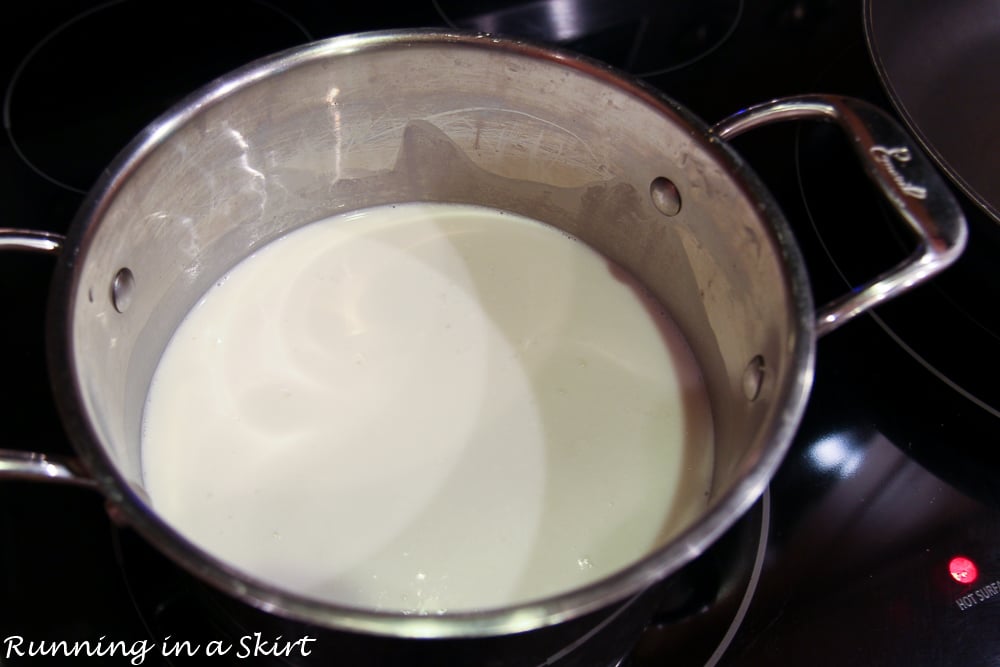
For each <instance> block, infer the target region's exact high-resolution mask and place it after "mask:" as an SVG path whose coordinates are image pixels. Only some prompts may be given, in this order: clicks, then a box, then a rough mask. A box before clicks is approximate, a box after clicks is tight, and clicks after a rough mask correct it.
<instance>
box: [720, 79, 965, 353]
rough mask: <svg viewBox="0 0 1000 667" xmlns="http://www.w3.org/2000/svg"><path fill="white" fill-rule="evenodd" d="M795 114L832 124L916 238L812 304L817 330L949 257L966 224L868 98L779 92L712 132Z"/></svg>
mask: <svg viewBox="0 0 1000 667" xmlns="http://www.w3.org/2000/svg"><path fill="white" fill-rule="evenodd" d="M800 119H818V120H824V121H828V122H833V123H836V124H837V125H839V126H840V128H841V129H842V130H843V131H844V132H845V133H846V134H847V136H848V138H849V139H850V142H851V145H852V147H853V148H854V151H855V153H856V154H857V156H858V157H859V158H860V160H861V163H862V166H863V167H864V169H865V172H866V173H867V174H868V176H869V177H870V178H871V179H872V180H873V181H874V182H875V184H876V185H877V186H878V188H879V190H881V192H882V194H883V195H884V196H885V197H886V199H887V200H888V201H889V202H890V203H891V204H892V206H893V207H894V208H895V209H896V212H897V213H898V214H899V216H900V217H901V218H902V219H903V220H904V221H905V222H906V223H907V225H908V226H909V227H910V228H911V229H912V230H913V232H914V233H915V234H916V236H917V240H918V246H917V248H916V249H915V250H914V252H913V253H912V254H911V255H910V256H909V257H908V258H906V259H905V260H903V261H902V262H900V263H899V264H898V265H896V266H894V267H893V268H891V269H889V270H888V271H886V272H884V273H881V274H879V275H878V276H876V277H875V278H873V279H872V280H870V281H869V282H867V283H865V284H864V285H860V286H858V287H855V288H853V289H852V290H851V291H850V292H849V293H847V294H845V295H844V296H842V297H839V298H837V299H835V300H834V301H832V302H831V303H828V304H827V305H826V306H824V307H823V308H821V309H819V312H818V314H817V321H816V334H817V335H818V336H822V335H824V334H827V333H829V332H831V331H833V330H834V329H836V328H837V327H839V326H840V325H841V324H844V323H845V322H847V321H849V320H850V319H851V318H853V317H855V316H856V315H859V314H861V313H863V312H864V311H866V310H868V309H870V308H872V307H874V306H876V305H878V304H879V303H882V302H883V301H886V300H888V299H892V298H894V297H896V296H898V295H900V294H902V293H903V292H905V291H907V290H909V289H911V288H913V287H915V286H916V285H918V284H920V283H922V282H923V281H925V280H927V279H928V278H930V277H931V276H933V275H935V274H936V273H939V272H940V271H942V270H943V269H945V268H946V267H948V266H949V265H951V264H952V263H953V262H954V261H955V260H956V259H958V257H959V255H961V253H962V251H963V250H964V249H965V243H966V239H967V236H968V231H967V228H966V223H965V216H964V214H963V213H962V209H961V208H960V207H959V204H958V201H957V200H956V199H955V197H954V195H953V194H952V193H951V191H950V190H949V189H948V187H947V186H946V185H945V183H944V180H943V179H942V178H941V176H940V175H939V174H938V173H937V171H936V170H935V169H934V167H933V166H932V165H931V163H930V161H929V160H928V159H927V158H926V157H925V156H924V155H923V153H921V151H920V150H919V149H918V148H917V146H916V144H915V143H914V142H913V140H912V139H910V137H909V136H908V135H907V134H906V132H905V131H904V130H903V129H902V127H900V125H899V124H898V123H896V121H894V120H893V119H892V118H891V117H890V116H889V115H888V114H886V113H885V112H883V111H882V110H880V109H879V108H877V107H875V106H873V105H871V104H869V103H868V102H864V101H862V100H858V99H853V98H849V97H838V96H834V95H807V96H801V97H788V98H782V99H777V100H772V101H770V102H765V103H763V104H758V105H755V106H752V107H748V108H746V109H742V110H741V111H739V112H737V113H735V114H733V115H732V116H729V117H728V118H725V119H723V120H722V121H720V122H719V123H717V124H715V125H714V126H713V127H712V132H713V133H714V134H715V135H716V136H718V137H719V138H720V139H730V138H732V137H735V136H737V135H739V134H742V133H743V132H746V131H747V130H752V129H754V128H757V127H762V126H764V125H770V124H772V123H776V122H780V121H786V120H800Z"/></svg>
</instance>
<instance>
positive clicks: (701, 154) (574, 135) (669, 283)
mask: <svg viewBox="0 0 1000 667" xmlns="http://www.w3.org/2000/svg"><path fill="white" fill-rule="evenodd" d="M800 118H815V119H820V120H825V121H832V122H835V123H837V124H839V125H840V126H841V127H842V128H843V129H844V130H845V131H846V132H847V134H848V135H849V137H850V140H851V142H852V145H853V146H854V147H855V149H856V152H857V154H858V156H859V158H860V159H861V162H862V164H863V165H864V168H865V170H866V171H867V173H868V174H869V175H870V176H871V177H872V179H873V181H874V182H875V184H876V185H877V187H878V188H879V189H880V190H881V191H882V192H884V194H885V196H886V198H887V199H888V201H889V202H890V203H891V204H892V205H893V206H894V207H896V209H898V211H899V213H900V215H901V217H902V218H903V220H905V221H906V223H907V224H908V226H909V227H910V228H912V230H913V231H914V232H915V235H916V238H917V242H918V248H917V250H916V251H915V252H914V254H913V256H912V257H910V258H909V259H907V260H906V261H904V262H903V263H901V264H900V265H899V266H897V267H895V268H894V269H892V270H891V271H888V272H886V273H885V274H883V275H881V276H878V277H876V278H875V279H873V280H872V281H871V282H869V283H867V284H865V285H862V286H859V287H858V288H856V289H855V290H853V291H852V292H851V293H850V294H848V295H846V296H845V297H843V298H841V299H839V300H837V301H836V302H834V303H832V304H829V305H827V306H826V307H824V308H821V309H819V311H818V312H817V311H815V310H814V308H813V303H812V298H811V294H810V288H809V283H808V279H807V276H806V271H805V267H804V266H803V262H802V259H801V257H800V254H799V250H798V248H797V246H796V244H795V241H794V239H793V237H792V234H791V232H790V230H789V227H788V225H787V223H786V221H785V220H784V218H783V216H782V214H781V212H780V210H779V209H778V207H777V205H776V204H775V202H774V201H773V200H772V198H771V196H770V195H769V194H768V192H767V190H766V189H765V188H764V187H763V185H762V184H761V183H760V182H759V180H758V179H757V177H756V176H755V175H754V174H753V172H752V170H751V169H750V168H749V166H748V165H746V164H745V163H744V162H743V160H741V158H740V157H739V155H738V153H737V152H736V151H735V150H734V149H733V148H732V147H731V146H730V145H729V143H728V139H730V138H732V137H734V136H736V135H738V134H740V133H741V132H743V131H746V130H748V129H751V128H755V127H758V126H762V125H766V124H769V123H772V122H776V121H780V120H790V119H800ZM412 201H429V202H452V203H465V204H476V205H483V206H489V207H493V208H498V209H503V210H507V211H511V212H514V213H518V214H521V215H524V216H527V217H530V218H534V219H537V220H541V221H544V222H546V223H549V224H551V225H554V226H556V227H558V228H560V229H562V230H564V231H566V232H568V233H570V234H572V235H573V236H575V237H577V238H579V239H581V240H582V241H584V242H586V243H588V244H589V245H591V246H592V247H594V248H595V249H597V250H598V251H600V252H601V253H602V254H603V255H605V256H606V257H607V258H608V259H610V260H612V261H614V262H616V263H617V264H618V265H620V266H622V267H624V268H625V269H626V270H628V271H629V272H630V273H631V274H632V275H633V276H635V277H636V278H637V279H638V280H639V281H640V282H641V283H642V284H643V285H644V287H646V288H647V289H648V290H649V291H650V293H651V294H652V295H653V296H655V298H656V299H657V300H658V301H659V302H660V304H661V305H662V306H663V307H664V309H665V310H666V311H667V312H669V313H670V315H671V316H672V318H673V319H674V320H675V321H676V322H677V324H678V325H679V327H680V328H681V330H682V331H683V332H684V335H685V336H686V338H687V340H688V341H689V343H690V345H691V348H692V351H693V353H694V356H695V358H696V360H697V363H698V364H699V366H700V368H701V370H702V373H703V375H704V378H705V382H706V388H707V393H708V397H709V401H710V404H711V408H712V412H713V419H714V429H715V466H714V471H713V481H712V487H711V489H710V490H709V498H708V504H707V508H706V509H705V511H704V512H702V513H701V514H700V515H699V516H697V517H696V518H695V519H694V520H692V521H691V522H690V523H689V525H687V526H685V527H684V528H683V530H681V531H680V532H679V533H678V534H677V535H675V536H674V537H673V538H672V539H671V540H670V541H669V542H668V543H666V544H663V545H661V546H659V547H658V548H657V549H656V550H655V551H653V552H652V553H650V554H648V555H646V556H644V557H642V558H640V559H638V560H637V561H636V562H634V563H632V564H631V565H629V566H628V567H626V568H624V569H622V570H620V571H618V572H616V573H614V574H612V575H610V576H608V577H606V578H604V579H601V580H600V581H597V582H595V583H592V584H590V585H587V586H585V587H582V588H579V589H576V590H571V591H567V592H564V593H560V594H556V595H552V596H550V597H547V598H545V599H541V600H534V601H529V602H526V603H524V604H518V605H515V606H511V607H506V608H498V609H484V610H479V611H470V612H461V613H448V614H445V615H443V616H433V617H424V616H414V615H405V614H402V613H391V612H379V611H374V610H370V609H356V608H347V607H343V606H338V605H334V604H330V603H326V602H321V601H317V600H314V599H311V598H308V597H305V596H302V595H296V594H292V593H289V592H287V591H285V590H282V589H281V588H279V587H277V586H275V585H273V584H272V583H269V582H264V581H260V580H257V579H254V578H253V577H251V576H249V575H247V574H245V573H243V572H240V571H238V570H237V569H236V568H234V567H232V566H231V565H229V564H227V563H225V562H221V561H219V560H218V559H216V558H213V557H212V556H210V555H209V554H207V553H205V552H204V551H202V550H201V549H199V548H198V547H196V546H195V545H193V544H192V543H190V542H189V541H187V540H186V539H185V538H183V537H182V536H181V535H180V533H179V532H178V531H177V530H176V529H175V528H174V527H173V526H171V525H169V523H168V522H166V521H165V520H164V519H163V518H162V517H161V516H160V515H158V513H157V512H156V510H155V509H154V508H153V507H152V506H151V504H150V502H149V499H148V497H147V494H146V492H145V491H144V483H143V477H142V473H141V468H140V423H141V417H142V409H143V405H144V401H145V397H146V395H147V391H148V388H149V384H150V379H151V377H152V374H153V371H154V369H155V368H156V364H157V362H158V360H159V358H160V356H161V354H162V352H163V350H164V348H165V346H166V344H167V342H168V340H169V339H170V336H171V334H172V333H173V331H174V330H175V329H176V327H177V326H178V324H179V322H180V321H181V319H182V318H183V317H184V316H185V315H186V313H187V312H188V311H189V309H190V308H191V307H192V306H193V305H194V304H195V303H196V302H197V301H198V299H199V298H200V297H201V295H202V294H203V293H204V292H205V291H206V290H207V289H208V287H210V286H211V285H212V284H213V283H215V282H216V281H217V280H218V279H219V278H220V277H221V276H222V275H223V274H224V273H225V272H226V271H227V270H228V269H230V268H231V267H232V266H233V265H235V264H236V263H237V262H239V261H240V260H242V259H243V258H245V257H246V256H248V255H249V254H250V253H252V252H254V251H255V250H256V249H258V248H260V247H262V246H264V245H266V244H267V243H269V242H270V241H272V240H274V239H276V238H278V237H281V236H282V235H284V234H286V233H288V232H289V231H291V230H293V229H296V228H298V227H300V226H302V225H304V224H307V223H310V222H313V221H315V220H318V219H321V218H325V217H328V216H330V215H332V214H336V213H342V212H346V211H352V210H356V209H361V208H366V207H371V206H377V205H381V204H387V203H397V202H412ZM0 239H2V245H3V246H4V247H8V248H17V249H26V250H39V251H45V252H53V253H57V254H58V260H57V268H56V272H55V276H54V279H53V286H52V293H51V296H50V300H49V314H48V341H47V345H48V353H49V366H50V375H51V381H52V385H53V389H54V392H55V396H56V402H57V404H58V406H59V409H60V413H61V416H62V418H63V421H64V424H65V426H66V430H67V432H68V433H69V434H70V437H71V439H72V441H73V445H74V449H75V450H76V452H77V454H78V456H79V458H78V459H73V460H59V459H55V458H51V457H47V456H45V455H44V454H40V453H39V454H21V453H16V452H9V451H5V452H3V459H2V462H0V475H2V476H4V477H8V478H10V477H13V478H23V479H35V480H50V481H62V482H67V483H73V484H82V485H87V486H93V487H95V488H97V489H98V490H99V491H100V492H101V493H102V494H104V496H105V497H106V499H107V503H108V507H109V510H110V511H111V513H112V516H113V517H114V518H116V519H118V520H120V521H122V522H125V523H127V524H128V525H130V526H132V527H133V528H134V529H135V530H136V531H138V532H139V533H140V534H141V535H142V536H144V538H145V539H146V540H148V542H149V543H150V544H152V545H153V546H154V547H155V548H156V549H157V550H159V551H160V552H162V553H163V554H165V555H167V556H168V557H169V558H170V559H172V560H173V561H175V562H176V563H178V564H180V565H181V566H183V567H184V568H186V569H187V570H189V571H190V572H192V573H193V574H195V575H196V576H198V577H200V578H201V579H203V580H205V581H207V582H208V583H210V584H212V585H213V586H215V587H216V588H218V589H220V590H222V591H223V592H225V593H228V594H230V595H232V596H234V597H236V598H239V599H241V600H243V601H245V602H249V603H250V604H252V605H254V606H256V607H259V608H261V609H263V610H265V611H267V612H272V613H275V614H278V615H281V616H287V617H290V618H292V619H296V620H299V621H304V622H306V623H309V624H312V625H314V626H320V627H326V628H334V629H339V630H347V631H350V632H361V633H372V634H378V635H391V636H396V637H439V638H441V637H451V638H456V637H481V636H491V635H508V634H512V633H518V632H522V631H527V630H532V629H535V628H541V627H545V626H550V625H554V624H559V623H562V622H565V621H568V620H571V619H575V618H581V617H584V616H585V615H587V614H589V613H593V612H595V611H598V610H602V609H606V608H607V607H609V606H610V605H613V604H614V603H616V602H620V601H622V600H625V599H627V598H630V597H632V596H635V595H637V594H639V593H640V592H641V591H643V590H646V589H647V588H649V587H650V586H651V585H653V584H654V583H655V582H658V581H661V580H663V579H664V578H665V577H667V576H668V575H670V574H671V573H674V572H676V571H677V570H679V569H680V568H681V567H683V566H684V565H685V564H687V563H688V562H690V561H691V560H692V559H694V558H695V557H697V556H698V555H699V554H701V553H702V552H704V551H705V550H706V549H707V548H708V547H709V546H710V545H711V544H712V543H713V542H714V541H715V540H717V539H718V538H719V537H720V536H721V535H722V534H723V533H724V532H725V531H726V530H727V528H729V527H730V526H731V525H732V524H733V523H734V522H735V521H736V520H737V519H738V518H739V517H740V516H741V515H742V514H743V513H744V512H745V511H746V510H747V509H748V508H749V507H750V506H751V505H752V504H753V503H754V502H755V501H756V500H757V499H758V498H759V497H760V496H761V494H762V493H763V491H764V489H765V488H766V486H767V484H768V482H769V480H770V479H771V476H772V475H773V474H774V472H775V470H776V468H777V467H778V465H779V463H780V462H781V459H782V457H783V455H784V453H785V451H786V450H787V448H788V446H789V444H790V441H791V439H792V437H793V435H794V433H795V430H796V428H797V425H798V422H799V419H800V417H801V414H802V411H803V409H804V406H805V403H806V400H807V397H808V393H809V389H810V383H811V380H812V373H813V361H814V354H815V343H816V339H817V336H819V335H823V334H825V333H828V332H830V331H832V330H833V329H835V328H836V327H838V326H840V325H841V324H842V323H844V322H846V321H847V320H849V319H850V318H852V317H854V316H856V315H857V314H859V313H861V312H863V311H865V310H866V309H868V308H871V307H872V306H874V305H876V304H878V303H880V302H882V301H884V300H885V299H888V298H892V297H893V296H896V295H897V294H899V293H901V292H902V291H905V290H907V289H910V288H912V287H914V286H915V285H917V284H918V283H920V282H922V281H924V280H926V279H928V278H929V277H931V276H932V275H933V274H935V273H936V272H938V271H940V270H942V269H943V268H945V267H946V266H947V265H949V264H950V263H951V262H953V261H954V260H955V258H956V257H957V256H958V255H959V254H960V253H961V251H962V249H963V246H964V243H965V223H964V219H963V217H962V215H961V212H960V209H959V207H958V205H957V203H956V202H955V201H954V199H953V198H952V197H951V195H950V193H949V192H948V190H947V189H946V188H945V187H944V185H943V184H942V182H941V180H940V178H939V177H938V176H937V175H936V174H935V173H934V171H933V169H932V168H931V167H930V166H929V164H928V163H927V161H926V160H925V159H924V158H923V157H922V156H921V154H920V153H919V152H918V151H917V150H916V149H915V148H914V147H913V146H912V144H911V142H910V141H909V140H908V138H907V137H906V135H905V134H904V133H903V132H902V131H901V130H900V129H899V128H898V126H896V125H895V124H894V123H893V121H891V120H890V119H889V118H888V117H887V116H886V115H885V114H883V113H882V112H880V111H878V110H877V109H874V108H872V107H871V106H870V105H868V104H866V103H863V102H860V101H857V100H851V99H846V98H839V97H833V96H806V97H799V98H791V99H783V100H775V101H772V102H768V103H765V104H762V105H759V106H756V107H751V108H748V109H744V110H742V111H740V112H739V113H737V114H735V115H734V116H732V117H730V118H728V119H726V120H724V121H722V122H721V123H718V124H716V125H715V126H712V127H709V126H708V125H706V124H705V123H703V122H702V121H701V120H699V119H698V118H697V117H695V116H694V115H693V114H691V113H690V112H689V111H687V110H686V109H684V108H682V107H680V106H679V105H678V104H676V103H675V102H673V101H671V100H670V99H668V98H666V97H664V96H663V95H662V94H660V93H658V92H656V91H654V90H652V89H650V88H647V87H646V86H644V85H643V84H641V83H639V82H636V81H634V80H631V79H629V78H627V77H625V76H623V75H621V74H620V73H618V72H616V71H613V70H612V69H610V68H609V67H607V66H605V65H603V64H601V63H598V62H594V61H592V60H588V59H586V58H583V57H580V56H577V55H574V54H572V53H569V52H565V51H559V50H555V49H551V48H547V47H543V46H538V45H534V44H531V43H527V42H522V41H516V40H510V39H499V38H496V37H492V36H488V35H481V34H466V33H450V32H449V33H442V32H433V31H406V32H378V33H367V34H361V35H354V36H346V37H338V38H334V39H330V40H326V41H321V42H317V43H313V44H309V45H306V46H303V47H300V48H295V49H293V50H290V51H287V52H284V53H281V54H277V55H275V56H273V57H270V58H267V59H264V60H261V61H258V62H256V63H253V64H251V65H249V66H247V67H245V68H243V69H240V70H238V71H236V72H234V73H232V74H230V75H228V76H226V77H223V78H221V79H219V80H217V81H215V82H213V83H211V84H209V85H208V86H207V87H206V88H205V89H203V90H202V91H200V92H198V93H196V94H195V95H193V96H192V97H190V98H188V99H187V100H185V101H183V102H182V103H181V104H180V105H178V106H177V107H176V108H174V109H173V110H171V111H170V112H168V113H167V114H166V115H164V116H163V117H161V118H160V119H159V120H157V121H156V122H154V123H153V124H152V125H150V126H149V127H148V128H147V129H146V130H145V131H144V132H143V133H142V134H141V135H140V136H138V137H137V138H136V139H135V140H134V141H133V142H132V143H131V144H130V145H129V146H128V147H126V148H125V149H124V151H123V152H122V153H121V154H120V155H119V157H118V158H117V159H116V160H115V162H114V163H113V164H112V165H111V166H110V167H109V168H108V170H107V171H106V172H105V174H104V175H103V177H102V178H101V180H100V181H99V182H98V183H97V184H96V185H95V187H94V188H93V190H92V191H91V192H90V194H89V195H88V197H87V198H86V200H85V202H84V204H83V205H82V207H81V209H80V211H79V212H78V215H77V217H76V219H75V220H74V222H73V224H72V226H71V228H70V231H69V233H68V235H67V236H66V237H65V238H61V237H58V236H55V235H51V234H44V233H37V232H27V231H23V230H4V231H3V233H2V235H0Z"/></svg>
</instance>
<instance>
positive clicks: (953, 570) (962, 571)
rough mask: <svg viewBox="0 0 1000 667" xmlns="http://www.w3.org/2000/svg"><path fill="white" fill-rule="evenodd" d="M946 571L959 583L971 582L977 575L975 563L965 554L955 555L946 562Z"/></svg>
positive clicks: (977, 570)
mask: <svg viewBox="0 0 1000 667" xmlns="http://www.w3.org/2000/svg"><path fill="white" fill-rule="evenodd" d="M948 573H949V574H951V578H952V579H954V580H955V581H957V582H958V583H960V584H971V583H972V582H974V581H975V580H976V578H977V577H979V569H978V568H977V567H976V564H975V563H973V562H972V561H971V560H969V559H968V558H966V557H965V556H955V557H954V558H952V559H951V561H950V562H949V563H948Z"/></svg>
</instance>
